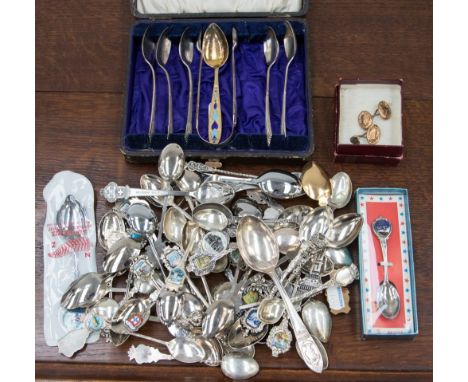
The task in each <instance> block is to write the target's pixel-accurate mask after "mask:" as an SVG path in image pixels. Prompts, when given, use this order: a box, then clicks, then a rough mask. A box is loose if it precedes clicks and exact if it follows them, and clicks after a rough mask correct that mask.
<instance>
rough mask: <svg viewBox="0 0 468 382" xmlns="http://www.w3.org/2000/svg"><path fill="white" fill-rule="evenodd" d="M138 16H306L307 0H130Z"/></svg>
mask: <svg viewBox="0 0 468 382" xmlns="http://www.w3.org/2000/svg"><path fill="white" fill-rule="evenodd" d="M130 2H131V8H132V13H133V15H134V16H135V17H137V18H144V19H167V18H198V17H200V18H201V17H203V18H210V17H229V18H232V17H275V16H278V17H288V16H304V15H305V14H306V13H307V8H308V6H309V2H308V1H307V0H224V1H223V0H177V1H175V0H131V1H130Z"/></svg>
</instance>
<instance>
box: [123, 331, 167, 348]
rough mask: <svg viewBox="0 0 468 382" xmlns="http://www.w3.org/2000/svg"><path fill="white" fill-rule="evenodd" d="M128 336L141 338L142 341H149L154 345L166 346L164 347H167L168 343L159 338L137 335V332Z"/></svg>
mask: <svg viewBox="0 0 468 382" xmlns="http://www.w3.org/2000/svg"><path fill="white" fill-rule="evenodd" d="M127 334H129V335H131V336H133V337H137V338H141V339H142V340H147V341H150V342H154V343H157V344H160V345H164V346H166V347H167V342H166V341H161V340H158V339H157V338H153V337H149V336H145V335H144V334H140V333H136V332H131V333H127Z"/></svg>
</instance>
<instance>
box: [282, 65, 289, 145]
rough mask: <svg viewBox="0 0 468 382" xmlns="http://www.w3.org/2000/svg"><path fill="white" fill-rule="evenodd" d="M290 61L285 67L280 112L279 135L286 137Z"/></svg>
mask: <svg viewBox="0 0 468 382" xmlns="http://www.w3.org/2000/svg"><path fill="white" fill-rule="evenodd" d="M290 63H291V61H289V62H288V64H287V65H286V70H285V73H284V87H283V106H282V110H281V134H282V135H283V136H284V137H286V136H287V131H286V92H287V89H288V73H289V64H290Z"/></svg>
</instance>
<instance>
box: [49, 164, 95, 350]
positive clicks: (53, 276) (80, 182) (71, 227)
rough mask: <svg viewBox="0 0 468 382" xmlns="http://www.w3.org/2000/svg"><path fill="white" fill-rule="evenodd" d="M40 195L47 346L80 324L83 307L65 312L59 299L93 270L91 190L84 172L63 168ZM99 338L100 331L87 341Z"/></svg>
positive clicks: (91, 187)
mask: <svg viewBox="0 0 468 382" xmlns="http://www.w3.org/2000/svg"><path fill="white" fill-rule="evenodd" d="M43 195H44V200H45V201H46V203H47V215H46V219H45V224H44V232H43V251H44V252H43V253H44V337H45V340H46V343H47V345H48V346H57V341H58V340H59V339H60V338H62V337H63V336H64V335H65V334H66V333H68V332H69V331H71V330H76V329H80V328H82V327H83V319H84V309H76V310H73V311H67V310H66V309H63V308H62V307H61V306H60V300H61V298H62V295H63V294H64V293H65V292H66V290H67V289H68V286H69V285H70V284H71V282H72V281H73V280H75V279H76V278H77V277H79V275H83V274H85V273H87V272H96V224H95V218H94V190H93V186H92V185H91V182H90V181H89V180H88V179H87V178H86V177H84V176H83V175H81V174H77V173H74V172H71V171H62V172H59V173H57V174H55V175H54V177H53V178H52V179H51V180H50V182H49V183H48V184H47V185H46V187H45V188H44V192H43ZM69 195H71V196H70V197H69V199H68V204H67V203H65V200H66V199H67V197H68V196H69ZM64 203H65V204H64ZM70 206H71V207H72V208H70ZM61 208H62V210H61ZM59 211H60V218H58V217H57V214H58V213H59ZM77 216H79V219H78V218H76V217H77ZM58 219H60V220H59V223H61V224H58ZM64 222H65V223H66V224H65V223H64ZM64 226H66V227H68V228H67V229H64ZM98 339H99V333H97V335H92V336H90V337H89V338H88V341H87V342H88V343H91V342H96V341H97V340H98Z"/></svg>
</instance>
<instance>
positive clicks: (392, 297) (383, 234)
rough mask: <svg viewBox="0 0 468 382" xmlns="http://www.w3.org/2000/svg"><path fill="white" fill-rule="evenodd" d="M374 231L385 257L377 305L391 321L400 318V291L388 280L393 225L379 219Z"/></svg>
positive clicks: (382, 218) (373, 225)
mask: <svg viewBox="0 0 468 382" xmlns="http://www.w3.org/2000/svg"><path fill="white" fill-rule="evenodd" d="M372 230H373V231H374V233H375V235H376V236H377V238H378V239H379V242H380V247H381V249H382V257H383V262H382V263H380V265H382V266H383V267H384V278H383V280H382V282H381V283H380V286H379V289H378V290H377V304H378V306H379V310H380V311H381V312H382V315H383V316H384V317H385V318H388V319H389V320H391V319H394V318H395V317H396V316H398V313H399V312H400V296H399V294H398V290H397V289H396V287H395V285H394V284H393V283H392V282H391V281H389V280H388V267H389V266H391V265H392V264H391V263H389V262H388V255H387V240H388V238H389V237H390V234H391V233H392V225H391V223H390V221H389V220H388V219H386V218H384V217H379V218H377V219H376V220H375V221H374V222H373V223H372Z"/></svg>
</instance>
